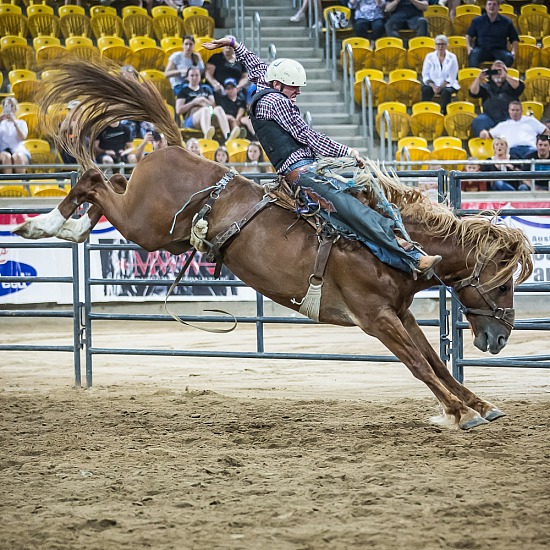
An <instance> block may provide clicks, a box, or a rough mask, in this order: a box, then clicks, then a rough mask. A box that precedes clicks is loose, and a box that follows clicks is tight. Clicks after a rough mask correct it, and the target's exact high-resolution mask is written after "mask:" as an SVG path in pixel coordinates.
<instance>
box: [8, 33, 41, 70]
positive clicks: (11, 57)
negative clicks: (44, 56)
mask: <svg viewBox="0 0 550 550" xmlns="http://www.w3.org/2000/svg"><path fill="white" fill-rule="evenodd" d="M0 55H1V56H2V65H3V66H4V69H5V70H6V71H8V72H9V71H12V70H14V69H32V68H33V67H34V63H35V59H34V50H33V49H32V48H31V47H30V46H29V45H28V44H27V40H26V39H25V38H23V37H21V36H3V37H2V38H1V39H0Z"/></svg>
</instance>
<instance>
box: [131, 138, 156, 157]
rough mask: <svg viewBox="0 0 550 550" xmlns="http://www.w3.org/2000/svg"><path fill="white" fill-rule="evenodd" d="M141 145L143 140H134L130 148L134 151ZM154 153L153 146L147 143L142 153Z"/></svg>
mask: <svg viewBox="0 0 550 550" xmlns="http://www.w3.org/2000/svg"><path fill="white" fill-rule="evenodd" d="M142 143H143V138H134V140H133V141H132V146H133V148H134V151H135V150H136V149H137V148H138V147H139V146H140V145H141V144H142ZM153 151H154V149H153V144H152V143H151V142H149V143H147V144H146V145H145V147H144V149H143V152H144V153H152V152H153Z"/></svg>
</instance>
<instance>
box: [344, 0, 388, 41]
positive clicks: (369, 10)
mask: <svg viewBox="0 0 550 550" xmlns="http://www.w3.org/2000/svg"><path fill="white" fill-rule="evenodd" d="M384 4H385V0H350V1H349V2H348V7H349V8H350V9H352V10H355V14H354V21H353V31H354V32H355V34H356V35H357V36H360V37H361V38H368V39H370V41H371V47H372V48H373V49H374V43H375V41H376V40H378V39H379V38H381V37H382V36H384V31H385V24H386V22H385V19H384ZM369 31H370V33H371V34H370V36H369Z"/></svg>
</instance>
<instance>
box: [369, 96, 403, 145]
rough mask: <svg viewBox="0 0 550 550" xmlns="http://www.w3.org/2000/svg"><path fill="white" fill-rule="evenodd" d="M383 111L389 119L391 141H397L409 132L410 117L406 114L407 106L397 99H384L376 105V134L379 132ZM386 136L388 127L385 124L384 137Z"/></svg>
mask: <svg viewBox="0 0 550 550" xmlns="http://www.w3.org/2000/svg"><path fill="white" fill-rule="evenodd" d="M384 112H386V113H388V116H389V119H390V124H391V132H392V141H398V140H399V139H401V138H403V137H405V136H407V135H408V134H409V129H410V117H409V115H408V114H407V106H406V105H405V104H404V103H399V102H397V101H385V102H384V103H380V105H378V113H377V115H376V131H377V132H378V134H380V120H381V118H382V117H383V115H384ZM387 136H388V128H387V126H385V130H384V137H387Z"/></svg>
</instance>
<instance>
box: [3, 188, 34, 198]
mask: <svg viewBox="0 0 550 550" xmlns="http://www.w3.org/2000/svg"><path fill="white" fill-rule="evenodd" d="M28 196H29V192H28V191H27V189H26V187H25V186H24V185H0V197H4V198H10V197H28Z"/></svg>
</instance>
